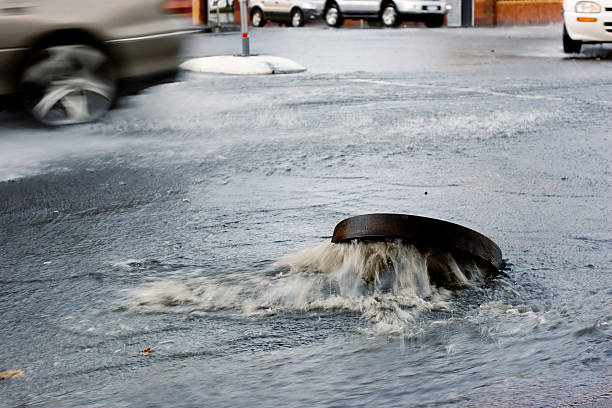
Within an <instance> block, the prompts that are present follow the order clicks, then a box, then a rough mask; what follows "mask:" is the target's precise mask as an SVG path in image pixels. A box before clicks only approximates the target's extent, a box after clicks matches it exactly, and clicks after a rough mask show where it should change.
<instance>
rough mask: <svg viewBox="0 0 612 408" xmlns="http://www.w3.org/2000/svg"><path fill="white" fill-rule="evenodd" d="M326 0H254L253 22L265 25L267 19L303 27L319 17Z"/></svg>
mask: <svg viewBox="0 0 612 408" xmlns="http://www.w3.org/2000/svg"><path fill="white" fill-rule="evenodd" d="M324 1H325V0H309V1H302V0H252V1H250V2H249V15H250V16H251V24H253V25H254V26H255V27H263V26H264V24H266V21H267V20H270V21H274V22H276V23H279V24H287V25H291V26H292V27H302V26H303V25H304V24H305V23H306V22H308V21H312V20H314V19H315V18H317V17H319V16H320V15H321V13H322V12H323V6H324V4H325V3H324Z"/></svg>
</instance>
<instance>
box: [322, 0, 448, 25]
mask: <svg viewBox="0 0 612 408" xmlns="http://www.w3.org/2000/svg"><path fill="white" fill-rule="evenodd" d="M451 8H452V7H451V5H450V3H447V2H446V0H327V1H326V3H325V11H324V15H323V18H324V19H325V22H326V23H327V25H328V26H330V27H340V26H341V25H342V23H343V21H344V19H345V18H357V19H364V20H368V21H380V22H381V23H382V24H383V25H384V26H385V27H396V26H398V25H399V24H400V23H401V22H402V21H422V22H424V23H425V25H426V26H427V27H441V26H442V25H443V24H444V16H445V15H446V14H447V13H448V12H449V10H450V9H451Z"/></svg>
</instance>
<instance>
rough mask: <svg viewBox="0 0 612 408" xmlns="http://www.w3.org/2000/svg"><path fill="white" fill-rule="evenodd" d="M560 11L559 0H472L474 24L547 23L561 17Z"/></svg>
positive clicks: (485, 25) (480, 25)
mask: <svg viewBox="0 0 612 408" xmlns="http://www.w3.org/2000/svg"><path fill="white" fill-rule="evenodd" d="M561 11H562V2H561V0H497V1H495V0H474V25H475V26H477V27H491V26H508V25H527V24H549V23H554V22H557V21H561V20H562V19H563V17H562V15H561Z"/></svg>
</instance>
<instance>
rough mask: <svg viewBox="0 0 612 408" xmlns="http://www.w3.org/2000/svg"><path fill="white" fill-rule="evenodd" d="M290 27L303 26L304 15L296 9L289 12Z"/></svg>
mask: <svg viewBox="0 0 612 408" xmlns="http://www.w3.org/2000/svg"><path fill="white" fill-rule="evenodd" d="M291 26H292V27H303V26H304V13H302V11H301V10H300V9H298V8H296V9H293V11H292V12H291Z"/></svg>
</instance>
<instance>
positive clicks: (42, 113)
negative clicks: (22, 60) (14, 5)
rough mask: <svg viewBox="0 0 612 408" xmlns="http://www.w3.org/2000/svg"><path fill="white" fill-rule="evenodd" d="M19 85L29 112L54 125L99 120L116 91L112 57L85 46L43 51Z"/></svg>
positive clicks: (28, 67) (38, 118) (43, 121)
mask: <svg viewBox="0 0 612 408" xmlns="http://www.w3.org/2000/svg"><path fill="white" fill-rule="evenodd" d="M20 86H21V94H22V98H23V102H24V105H25V107H26V109H28V111H29V112H30V113H31V114H32V116H34V118H36V119H37V120H38V121H40V122H42V123H44V124H47V125H52V126H58V125H69V124H74V123H83V122H89V121H92V120H95V119H98V118H99V117H101V116H102V115H104V114H105V113H106V112H107V111H108V109H109V108H110V106H111V105H112V103H113V101H114V98H115V95H116V91H117V83H116V79H115V74H114V70H113V67H112V64H111V62H110V60H109V58H108V57H107V56H106V55H105V54H104V53H102V52H101V51H100V50H98V49H96V48H93V47H90V46H85V45H69V46H56V47H50V48H46V49H44V50H42V51H41V52H39V53H38V54H37V55H36V56H35V57H34V58H33V59H32V60H30V63H29V64H28V65H27V67H26V69H25V70H24V73H23V76H22V79H21V84H20Z"/></svg>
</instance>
